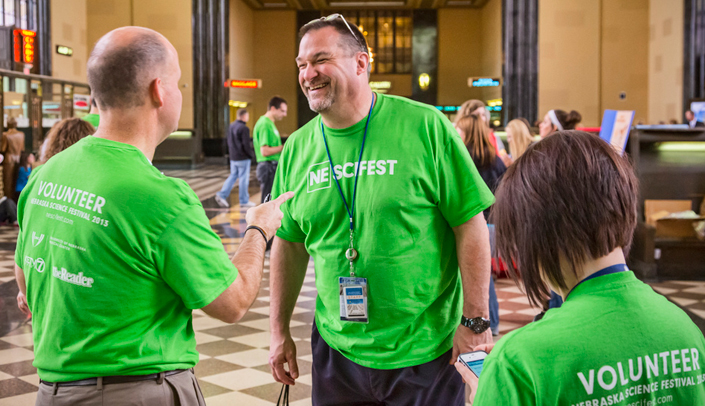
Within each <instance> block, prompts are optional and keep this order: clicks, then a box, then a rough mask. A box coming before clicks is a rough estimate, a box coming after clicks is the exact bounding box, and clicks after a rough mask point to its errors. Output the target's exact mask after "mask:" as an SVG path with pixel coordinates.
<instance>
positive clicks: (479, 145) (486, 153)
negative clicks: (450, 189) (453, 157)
mask: <svg viewBox="0 0 705 406" xmlns="http://www.w3.org/2000/svg"><path fill="white" fill-rule="evenodd" d="M456 129H457V130H458V134H460V137H461V138H462V139H463V142H464V143H465V146H466V147H467V149H468V152H469V153H470V157H471V158H472V160H473V162H474V163H475V167H477V171H478V172H479V173H480V176H481V177H482V180H484V181H485V184H487V187H488V188H490V191H492V193H494V191H495V190H496V189H497V186H498V185H499V181H500V180H501V179H502V175H504V172H505V171H506V170H507V167H506V166H504V163H502V160H501V159H500V158H499V157H498V156H497V151H496V149H495V147H494V145H492V143H491V142H490V139H491V138H490V134H489V131H488V127H487V125H486V124H485V123H484V122H483V120H482V118H480V117H479V116H478V115H476V114H472V115H470V116H466V117H463V118H461V119H460V120H458V122H457V123H456ZM491 209H492V207H491V206H490V207H489V208H488V209H487V210H485V211H484V212H483V214H484V215H485V220H488V219H489V216H490V210H491ZM487 227H488V228H489V232H490V249H491V251H492V258H496V256H497V255H496V253H495V252H496V249H495V244H494V240H495V236H494V225H493V224H489V223H488V224H487ZM490 328H491V329H492V335H495V336H496V335H498V334H499V302H498V301H497V292H496V291H495V287H494V278H490Z"/></svg>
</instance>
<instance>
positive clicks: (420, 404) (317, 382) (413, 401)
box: [311, 323, 465, 406]
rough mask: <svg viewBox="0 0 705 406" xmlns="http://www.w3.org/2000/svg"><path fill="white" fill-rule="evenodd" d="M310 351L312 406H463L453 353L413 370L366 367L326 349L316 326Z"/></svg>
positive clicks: (461, 383) (327, 347)
mask: <svg viewBox="0 0 705 406" xmlns="http://www.w3.org/2000/svg"><path fill="white" fill-rule="evenodd" d="M311 349H312V350H313V367H312V368H313V372H312V373H313V394H312V397H313V399H312V400H313V406H333V405H340V406H343V405H345V406H368V405H369V406H372V405H374V406H382V405H385V406H440V405H442V406H464V405H465V384H463V380H462V378H461V377H460V374H458V371H456V370H455V367H454V366H453V365H451V364H450V363H449V362H450V358H451V356H452V350H449V351H448V352H446V353H445V354H443V355H441V356H440V357H438V358H436V359H435V360H433V361H430V362H427V363H425V364H421V365H416V366H412V367H406V368H398V369H373V368H367V367H363V366H361V365H358V364H356V363H354V362H352V361H350V360H349V359H347V358H345V356H343V355H342V354H341V353H340V352H338V351H336V350H334V349H332V348H331V347H330V346H328V344H327V343H326V342H325V340H323V338H321V335H320V334H319V332H318V328H317V327H316V324H315V323H314V324H313V332H312V334H311Z"/></svg>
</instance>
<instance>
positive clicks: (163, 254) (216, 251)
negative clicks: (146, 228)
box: [153, 205, 237, 309]
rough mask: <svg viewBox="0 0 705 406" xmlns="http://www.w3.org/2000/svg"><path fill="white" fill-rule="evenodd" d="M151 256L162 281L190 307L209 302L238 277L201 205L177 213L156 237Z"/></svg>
mask: <svg viewBox="0 0 705 406" xmlns="http://www.w3.org/2000/svg"><path fill="white" fill-rule="evenodd" d="M153 258H154V263H155V264H156V266H157V270H158V271H159V273H160V275H161V276H162V278H163V279H164V281H165V282H166V283H167V284H168V285H169V286H170V287H171V288H172V289H173V290H174V291H175V292H176V293H177V294H178V295H179V296H181V299H182V300H183V301H184V305H186V307H188V308H189V309H200V308H202V307H204V306H206V305H208V304H210V303H211V302H212V301H213V300H215V299H216V298H217V297H218V296H220V294H221V293H223V292H224V291H225V289H227V288H228V286H230V285H231V284H232V283H233V281H235V278H236V277H237V269H235V266H234V265H233V264H232V263H231V262H230V259H229V258H228V254H227V253H226V252H225V249H223V244H222V242H221V241H220V238H219V237H218V236H217V235H216V234H215V233H214V232H213V230H212V229H211V227H210V224H209V223H208V218H207V217H206V215H205V213H204V211H203V207H202V206H201V205H191V206H189V207H188V208H186V210H184V211H183V212H182V213H180V214H178V215H177V216H176V218H175V220H174V222H173V223H172V224H171V225H170V226H169V227H168V228H167V229H166V230H165V231H164V233H163V234H162V236H161V237H160V238H159V240H158V241H157V243H156V247H155V249H154V251H153Z"/></svg>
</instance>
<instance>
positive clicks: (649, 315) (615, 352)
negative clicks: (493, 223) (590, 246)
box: [473, 272, 705, 406]
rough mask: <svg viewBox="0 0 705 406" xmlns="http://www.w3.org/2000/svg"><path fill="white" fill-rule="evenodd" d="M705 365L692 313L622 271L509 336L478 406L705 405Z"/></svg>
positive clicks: (487, 368) (584, 287)
mask: <svg viewBox="0 0 705 406" xmlns="http://www.w3.org/2000/svg"><path fill="white" fill-rule="evenodd" d="M704 367H705V339H704V338H703V334H702V333H701V332H700V330H699V329H698V328H697V327H696V326H695V324H694V323H693V322H692V321H691V320H690V318H689V317H688V316H687V315H686V314H685V312H683V311H682V310H680V309H679V308H678V307H676V306H675V305H674V304H673V303H671V302H669V301H668V300H667V299H666V298H664V297H663V296H661V295H659V294H657V293H655V292H654V291H653V290H652V289H651V287H649V286H648V285H646V284H644V283H643V282H641V281H639V280H638V279H637V278H636V277H635V276H634V273H632V272H620V273H617V274H610V275H605V276H600V277H597V278H594V279H590V280H587V281H585V282H583V283H581V284H580V285H578V286H577V287H576V288H575V290H574V291H573V292H572V293H571V294H570V295H569V296H568V298H567V300H566V301H565V303H564V304H563V306H561V307H560V308H557V309H552V310H549V311H548V312H547V313H546V315H545V316H544V318H543V319H542V320H541V321H538V322H536V323H531V324H529V325H527V326H525V327H522V328H520V329H518V330H515V331H513V332H512V333H510V334H508V335H507V336H506V337H504V338H502V339H501V340H500V341H499V342H498V343H497V346H496V347H495V348H494V349H493V350H492V352H491V353H490V355H489V356H488V357H487V359H486V361H485V364H484V368H483V370H482V373H481V374H480V382H479V387H478V391H477V396H476V397H475V403H473V405H474V406H488V405H492V406H496V405H524V406H527V405H566V406H603V405H618V406H647V405H657V404H658V405H671V406H681V405H705V386H704V382H705V370H704V369H703V368H704Z"/></svg>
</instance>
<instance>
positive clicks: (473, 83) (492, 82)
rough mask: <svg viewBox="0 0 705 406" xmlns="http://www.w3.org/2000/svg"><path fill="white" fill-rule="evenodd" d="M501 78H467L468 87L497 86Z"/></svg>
mask: <svg viewBox="0 0 705 406" xmlns="http://www.w3.org/2000/svg"><path fill="white" fill-rule="evenodd" d="M501 85H502V78H468V86H469V87H499V86H501Z"/></svg>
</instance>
